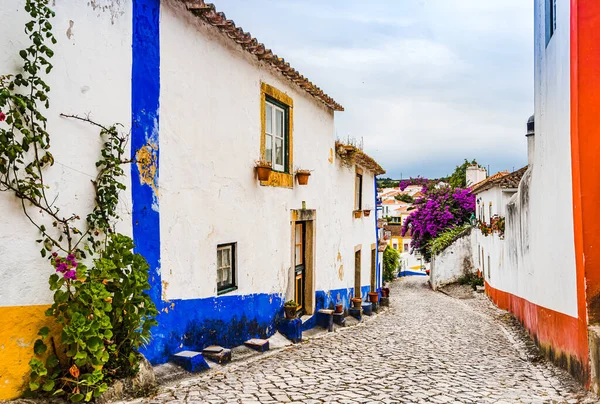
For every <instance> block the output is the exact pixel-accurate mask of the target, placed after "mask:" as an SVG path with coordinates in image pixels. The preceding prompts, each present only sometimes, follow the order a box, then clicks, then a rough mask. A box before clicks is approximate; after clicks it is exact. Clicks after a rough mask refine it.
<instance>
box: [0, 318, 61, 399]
mask: <svg viewBox="0 0 600 404" xmlns="http://www.w3.org/2000/svg"><path fill="white" fill-rule="evenodd" d="M48 307H49V306H9V307H0V319H2V327H1V328H0V400H6V399H11V398H16V397H18V396H20V395H21V394H22V393H23V391H24V389H25V386H26V383H27V382H28V377H27V375H28V374H29V361H30V360H31V358H33V343H34V342H35V340H36V339H38V338H39V337H38V336H37V333H38V331H39V330H40V328H42V327H43V326H49V327H51V328H54V334H55V335H58V328H57V327H56V325H55V324H54V326H53V325H52V324H53V321H52V318H51V317H46V315H45V314H44V311H45V310H46V309H47V308H48Z"/></svg>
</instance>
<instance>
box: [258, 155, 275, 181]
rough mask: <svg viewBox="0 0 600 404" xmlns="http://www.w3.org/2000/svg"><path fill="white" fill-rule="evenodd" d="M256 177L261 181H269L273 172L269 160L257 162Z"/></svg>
mask: <svg viewBox="0 0 600 404" xmlns="http://www.w3.org/2000/svg"><path fill="white" fill-rule="evenodd" d="M255 167H256V175H257V176H258V180H259V181H269V177H270V176H271V171H272V170H273V168H272V165H271V162H270V161H267V160H262V159H261V160H256V164H255Z"/></svg>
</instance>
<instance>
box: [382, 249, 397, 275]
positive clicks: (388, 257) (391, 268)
mask: <svg viewBox="0 0 600 404" xmlns="http://www.w3.org/2000/svg"><path fill="white" fill-rule="evenodd" d="M399 260H400V253H399V252H398V251H396V250H395V249H394V248H392V247H390V246H387V247H386V249H385V251H384V252H383V280H384V281H386V282H390V281H393V280H394V278H395V277H396V269H397V268H398V261H399Z"/></svg>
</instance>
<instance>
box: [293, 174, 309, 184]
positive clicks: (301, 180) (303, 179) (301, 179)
mask: <svg viewBox="0 0 600 404" xmlns="http://www.w3.org/2000/svg"><path fill="white" fill-rule="evenodd" d="M308 177H310V173H296V178H297V179H298V185H307V184H308Z"/></svg>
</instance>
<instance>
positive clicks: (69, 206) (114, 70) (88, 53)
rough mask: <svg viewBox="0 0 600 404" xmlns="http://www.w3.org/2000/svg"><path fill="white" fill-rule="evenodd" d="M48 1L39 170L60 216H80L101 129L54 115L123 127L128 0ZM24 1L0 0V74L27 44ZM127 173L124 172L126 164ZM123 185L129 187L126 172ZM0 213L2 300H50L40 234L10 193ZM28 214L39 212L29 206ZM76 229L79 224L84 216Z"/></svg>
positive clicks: (124, 226) (124, 227)
mask: <svg viewBox="0 0 600 404" xmlns="http://www.w3.org/2000/svg"><path fill="white" fill-rule="evenodd" d="M51 3H52V5H51V7H52V9H53V10H54V11H55V12H56V17H55V18H54V19H52V21H51V22H52V24H53V26H54V29H53V32H54V34H55V36H56V39H57V41H58V43H57V44H56V45H49V46H50V47H51V48H52V49H53V50H54V57H53V58H51V63H52V64H53V65H54V69H53V70H52V72H51V73H50V74H49V75H48V76H47V78H45V80H46V82H47V83H48V85H49V86H50V87H51V92H50V94H49V98H50V109H49V110H43V113H44V114H45V116H46V117H47V118H48V132H49V133H50V136H51V149H50V151H51V152H52V153H53V155H54V158H55V164H54V166H53V167H50V168H48V169H46V170H45V171H44V175H45V182H46V183H47V184H48V186H49V187H50V188H49V190H48V191H47V194H48V199H50V200H53V199H54V198H55V197H56V205H57V206H58V207H60V208H61V212H63V213H64V215H71V214H72V213H76V214H79V215H80V216H81V217H82V218H83V219H84V220H85V216H86V215H87V213H89V212H90V210H91V208H92V206H93V203H92V202H93V199H92V198H93V188H92V185H91V183H90V180H91V179H92V178H95V176H96V167H95V165H94V163H95V162H96V161H97V160H98V158H99V156H100V154H99V152H100V147H101V141H100V140H101V139H100V136H99V130H98V129H97V128H95V127H93V126H91V125H89V124H86V123H82V122H76V121H73V120H67V119H64V118H61V117H60V116H59V114H61V113H65V114H79V115H82V116H85V115H86V114H90V117H91V118H92V119H93V120H95V121H97V122H98V123H101V124H104V125H111V124H113V123H117V122H118V123H121V124H123V125H124V128H123V131H124V132H126V133H127V132H129V127H130V121H131V97H130V83H131V19H132V15H131V13H132V11H131V4H129V3H126V2H112V1H96V2H95V5H90V4H89V2H73V1H66V0H56V1H55V2H51ZM24 5H25V1H24V0H18V1H16V0H0V10H2V24H0V37H1V38H3V40H2V52H0V75H3V74H14V73H17V72H19V70H18V69H19V68H20V65H21V62H22V59H21V58H20V57H19V55H18V51H19V50H21V49H23V48H25V47H27V46H28V42H27V41H28V39H27V38H26V35H25V33H24V28H23V26H24V24H25V23H26V22H27V21H29V18H28V17H29V16H28V14H27V13H26V12H25V11H24V10H23V7H24ZM103 6H107V7H106V8H104V7H103ZM3 124H5V123H0V125H3ZM126 156H129V151H127V155H126ZM125 171H126V172H127V173H129V170H128V169H127V168H126V169H125ZM125 183H126V184H127V186H128V187H129V183H130V180H129V177H127V178H126V179H125ZM128 193H129V191H125V192H123V193H122V202H121V210H122V214H121V216H122V223H121V225H120V227H119V230H120V231H121V232H124V233H127V234H130V233H131V218H130V211H131V202H130V200H131V198H130V197H129V196H128ZM0 212H2V214H0V257H1V260H0V274H1V276H2V282H1V283H0V306H17V305H34V304H46V303H50V302H51V292H50V290H49V288H48V277H49V276H50V275H51V274H52V272H53V269H52V267H51V266H50V265H49V263H48V261H47V260H46V259H43V258H41V256H40V252H39V250H40V245H39V244H37V243H36V242H35V240H36V239H38V238H39V233H38V232H37V230H36V229H35V228H34V227H33V225H32V224H31V223H30V222H29V221H28V220H27V219H26V217H25V216H24V214H23V212H22V209H21V206H20V203H19V202H18V200H17V199H16V198H15V197H14V196H13V195H11V194H9V193H6V192H0ZM33 215H34V217H38V215H37V214H36V213H35V211H34V212H33ZM47 227H48V226H47ZM50 227H51V226H50ZM79 227H80V228H82V229H83V228H85V222H84V221H82V223H81V225H80V226H79Z"/></svg>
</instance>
